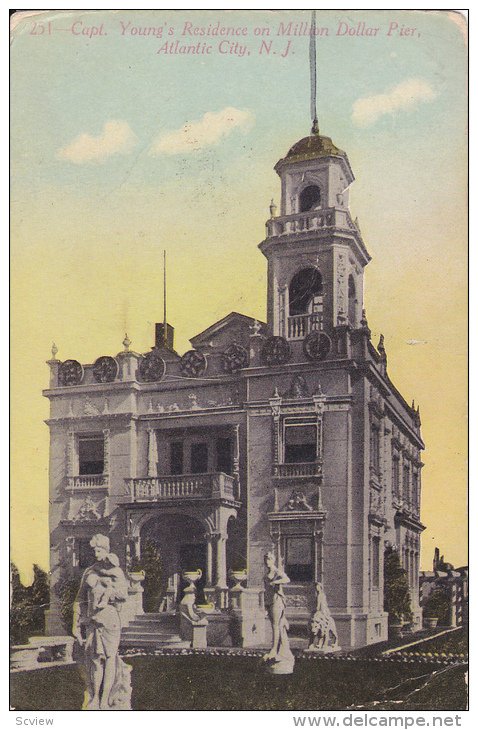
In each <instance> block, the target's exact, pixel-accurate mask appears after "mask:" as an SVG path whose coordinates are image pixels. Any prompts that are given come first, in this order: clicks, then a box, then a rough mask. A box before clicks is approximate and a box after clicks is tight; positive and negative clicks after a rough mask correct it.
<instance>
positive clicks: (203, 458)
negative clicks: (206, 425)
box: [191, 443, 208, 474]
mask: <svg viewBox="0 0 478 730" xmlns="http://www.w3.org/2000/svg"><path fill="white" fill-rule="evenodd" d="M207 462H208V453H207V444H205V443H200V444H191V473H192V474H205V473H206V472H207V470H208V463H207Z"/></svg>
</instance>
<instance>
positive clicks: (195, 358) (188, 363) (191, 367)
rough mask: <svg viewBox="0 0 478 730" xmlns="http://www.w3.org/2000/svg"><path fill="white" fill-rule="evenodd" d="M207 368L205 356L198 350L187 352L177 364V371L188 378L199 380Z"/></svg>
mask: <svg viewBox="0 0 478 730" xmlns="http://www.w3.org/2000/svg"><path fill="white" fill-rule="evenodd" d="M206 368H207V361H206V356H205V355H203V353H202V352H199V351H198V350H188V351H187V352H185V353H184V355H183V356H182V358H181V361H180V363H179V369H180V371H181V373H182V374H183V375H186V377H188V378H200V377H201V375H204V373H205V372H206Z"/></svg>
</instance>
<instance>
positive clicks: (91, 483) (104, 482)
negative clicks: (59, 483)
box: [66, 474, 109, 491]
mask: <svg viewBox="0 0 478 730" xmlns="http://www.w3.org/2000/svg"><path fill="white" fill-rule="evenodd" d="M108 483H109V477H108V474H82V475H80V476H75V477H68V478H67V482H66V488H67V489H71V490H72V491H74V490H80V489H98V488H102V489H104V488H105V487H107V486H108Z"/></svg>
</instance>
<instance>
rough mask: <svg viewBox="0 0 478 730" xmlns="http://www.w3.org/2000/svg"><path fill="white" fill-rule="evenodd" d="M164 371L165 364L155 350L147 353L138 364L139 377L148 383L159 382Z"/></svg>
mask: <svg viewBox="0 0 478 730" xmlns="http://www.w3.org/2000/svg"><path fill="white" fill-rule="evenodd" d="M165 371H166V363H165V362H164V360H163V358H162V357H161V355H160V354H159V352H158V351H157V350H156V349H155V350H151V352H148V354H147V355H145V356H144V357H143V359H142V360H141V362H140V363H139V377H140V378H141V380H144V381H146V382H148V383H154V382H156V381H158V380H161V378H162V377H163V375H164V373H165Z"/></svg>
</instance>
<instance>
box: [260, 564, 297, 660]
mask: <svg viewBox="0 0 478 730" xmlns="http://www.w3.org/2000/svg"><path fill="white" fill-rule="evenodd" d="M264 562H265V565H266V574H265V577H264V588H265V605H266V609H267V613H268V614H269V618H270V620H271V624H272V647H271V650H270V651H269V652H268V653H267V654H265V655H264V657H263V659H264V661H265V662H266V663H267V664H268V669H269V671H270V672H272V674H291V673H292V672H293V671H294V662H295V659H294V655H293V654H292V652H291V650H290V646H289V637H288V635H287V631H288V629H289V624H288V622H287V618H286V615H285V596H284V589H283V588H282V586H284V585H285V584H287V583H290V580H289V578H288V577H287V575H286V574H285V573H284V571H283V570H281V569H280V568H278V567H277V565H276V562H275V557H274V554H273V553H272V552H268V553H266V555H265V556H264Z"/></svg>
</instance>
